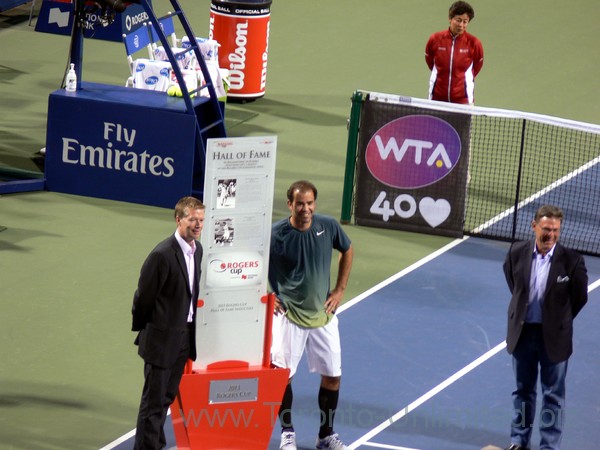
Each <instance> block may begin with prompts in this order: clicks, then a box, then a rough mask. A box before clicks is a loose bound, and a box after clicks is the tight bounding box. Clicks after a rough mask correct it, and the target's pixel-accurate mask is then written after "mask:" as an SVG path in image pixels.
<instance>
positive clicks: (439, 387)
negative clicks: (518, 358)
mask: <svg viewBox="0 0 600 450" xmlns="http://www.w3.org/2000/svg"><path fill="white" fill-rule="evenodd" d="M505 347H506V341H503V342H501V343H500V344H498V345H496V346H495V347H494V348H493V349H491V350H488V351H487V352H486V353H484V354H483V355H481V356H480V357H479V358H477V359H476V360H475V361H473V362H472V363H470V364H469V365H467V366H465V367H463V368H462V369H461V370H459V371H458V372H456V373H455V374H454V375H452V376H451V377H449V378H446V380H444V381H443V382H441V383H440V384H438V385H437V386H436V387H434V388H433V389H431V390H430V391H429V392H427V393H426V394H424V395H422V396H421V397H419V398H418V399H416V400H415V401H414V402H412V403H411V404H410V405H408V406H405V407H404V408H403V409H401V410H400V411H398V412H397V413H396V414H394V415H393V416H392V417H390V418H389V419H386V420H385V421H383V422H382V423H380V424H379V425H378V426H376V427H375V428H373V429H372V430H371V431H369V432H368V433H366V434H365V435H363V436H362V437H361V438H359V439H358V440H356V441H354V442H353V443H352V444H350V445H349V446H348V449H349V450H354V449H355V448H358V447H359V446H361V445H362V444H364V443H365V442H367V441H368V440H369V439H371V438H372V437H373V436H375V435H377V434H379V433H381V432H382V431H383V430H385V429H386V428H387V427H389V426H390V425H391V424H393V423H394V422H397V421H398V420H400V419H401V418H403V417H404V416H406V415H407V414H408V413H410V412H412V411H414V410H415V409H417V408H418V407H419V406H421V405H422V404H423V403H425V402H426V401H427V400H429V399H430V398H431V397H433V396H434V395H436V394H438V393H440V392H441V391H443V390H444V389H446V388H447V387H448V386H450V385H451V384H452V383H454V382H455V381H457V380H460V379H461V378H462V377H463V376H465V375H466V374H467V373H469V372H470V371H471V370H473V369H475V368H476V367H477V366H479V365H481V364H482V363H484V362H485V361H487V360H488V359H490V358H491V357H492V356H494V355H495V354H496V353H498V352H499V351H500V350H503V349H504V348H505Z"/></svg>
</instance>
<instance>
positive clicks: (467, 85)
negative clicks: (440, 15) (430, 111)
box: [425, 1, 483, 104]
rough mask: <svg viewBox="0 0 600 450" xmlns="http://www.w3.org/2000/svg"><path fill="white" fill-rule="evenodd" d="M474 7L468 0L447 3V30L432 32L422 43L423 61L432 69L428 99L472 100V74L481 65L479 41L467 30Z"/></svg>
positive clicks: (481, 50)
mask: <svg viewBox="0 0 600 450" xmlns="http://www.w3.org/2000/svg"><path fill="white" fill-rule="evenodd" d="M474 17H475V11H474V10H473V8H472V7H471V5H469V4H468V3H467V2H462V1H460V2H455V3H453V4H452V6H450V10H449V12H448V18H449V21H450V27H449V28H448V29H447V30H444V31H440V32H437V33H434V34H432V35H431V36H430V37H429V41H427V46H426V47H425V61H426V62H427V65H428V66H429V69H430V70H431V78H430V79H429V99H430V100H438V101H442V102H451V103H462V104H473V102H474V95H473V94H474V88H475V77H476V76H477V74H478V73H479V71H480V70H481V67H482V66H483V46H482V45H481V41H480V40H479V39H477V38H476V37H475V36H473V35H472V34H469V33H467V26H468V25H469V23H470V22H471V20H473V18H474Z"/></svg>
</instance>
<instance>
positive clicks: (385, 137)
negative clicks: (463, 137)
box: [365, 115, 461, 189]
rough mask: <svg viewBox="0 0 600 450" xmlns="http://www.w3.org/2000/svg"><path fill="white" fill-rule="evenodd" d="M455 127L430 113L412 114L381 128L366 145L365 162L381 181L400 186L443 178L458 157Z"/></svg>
mask: <svg viewBox="0 0 600 450" xmlns="http://www.w3.org/2000/svg"><path fill="white" fill-rule="evenodd" d="M460 152H461V143H460V137H459V135H458V133H457V132H456V130H455V129H454V128H453V127H452V126H451V125H450V124H449V123H448V122H446V121H444V120H442V119H440V118H438V117H433V116H424V115H413V116H405V117H401V118H399V119H396V120H393V121H391V122H389V123H387V124H385V125H384V126H383V127H381V128H380V129H379V130H377V132H376V133H375V134H374V135H373V137H372V138H371V139H370V140H369V143H368V144H367V150H366V155H365V159H366V163H367V167H368V169H369V172H371V175H373V176H374V177H375V178H376V179H377V180H378V181H380V182H381V183H383V184H385V185H387V186H391V187H393V188H399V189H416V188H422V187H425V186H429V185H431V184H433V183H436V182H437V181H439V180H441V179H442V178H444V177H446V176H447V175H448V174H449V173H450V172H452V169H454V167H455V166H456V164H457V163H458V161H459V160H460Z"/></svg>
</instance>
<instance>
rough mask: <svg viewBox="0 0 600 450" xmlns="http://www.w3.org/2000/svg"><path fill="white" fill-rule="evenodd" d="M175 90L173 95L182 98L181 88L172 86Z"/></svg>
mask: <svg viewBox="0 0 600 450" xmlns="http://www.w3.org/2000/svg"><path fill="white" fill-rule="evenodd" d="M173 87H174V88H175V95H176V96H177V97H183V92H181V88H180V87H179V86H173Z"/></svg>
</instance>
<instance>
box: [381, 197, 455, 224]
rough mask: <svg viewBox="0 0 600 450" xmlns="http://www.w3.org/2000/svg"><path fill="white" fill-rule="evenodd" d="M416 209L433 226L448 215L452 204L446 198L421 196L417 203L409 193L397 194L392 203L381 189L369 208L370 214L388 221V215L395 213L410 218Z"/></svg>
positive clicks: (440, 222)
mask: <svg viewBox="0 0 600 450" xmlns="http://www.w3.org/2000/svg"><path fill="white" fill-rule="evenodd" d="M417 210H418V212H419V213H420V214H421V217H423V219H424V220H425V222H427V223H428V224H429V226H431V227H432V228H435V227H437V226H439V225H441V224H442V223H444V221H445V220H446V219H447V218H448V217H449V216H450V212H451V211H452V206H451V205H450V202H448V200H445V199H443V198H441V199H437V200H436V199H433V198H431V197H423V198H422V199H421V200H420V201H419V202H418V203H417V200H416V199H415V198H414V197H413V196H412V195H409V194H400V195H398V196H397V197H396V198H395V199H394V201H393V205H392V203H390V200H388V199H387V193H386V192H385V191H381V192H380V193H379V195H378V196H377V198H376V199H375V201H374V202H373V204H372V205H371V208H370V209H369V211H370V212H371V214H376V215H379V216H381V218H382V219H383V221H384V222H387V221H389V220H390V217H393V216H395V215H397V216H398V217H400V218H401V219H410V218H411V217H413V216H414V215H415V214H416V213H417Z"/></svg>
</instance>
